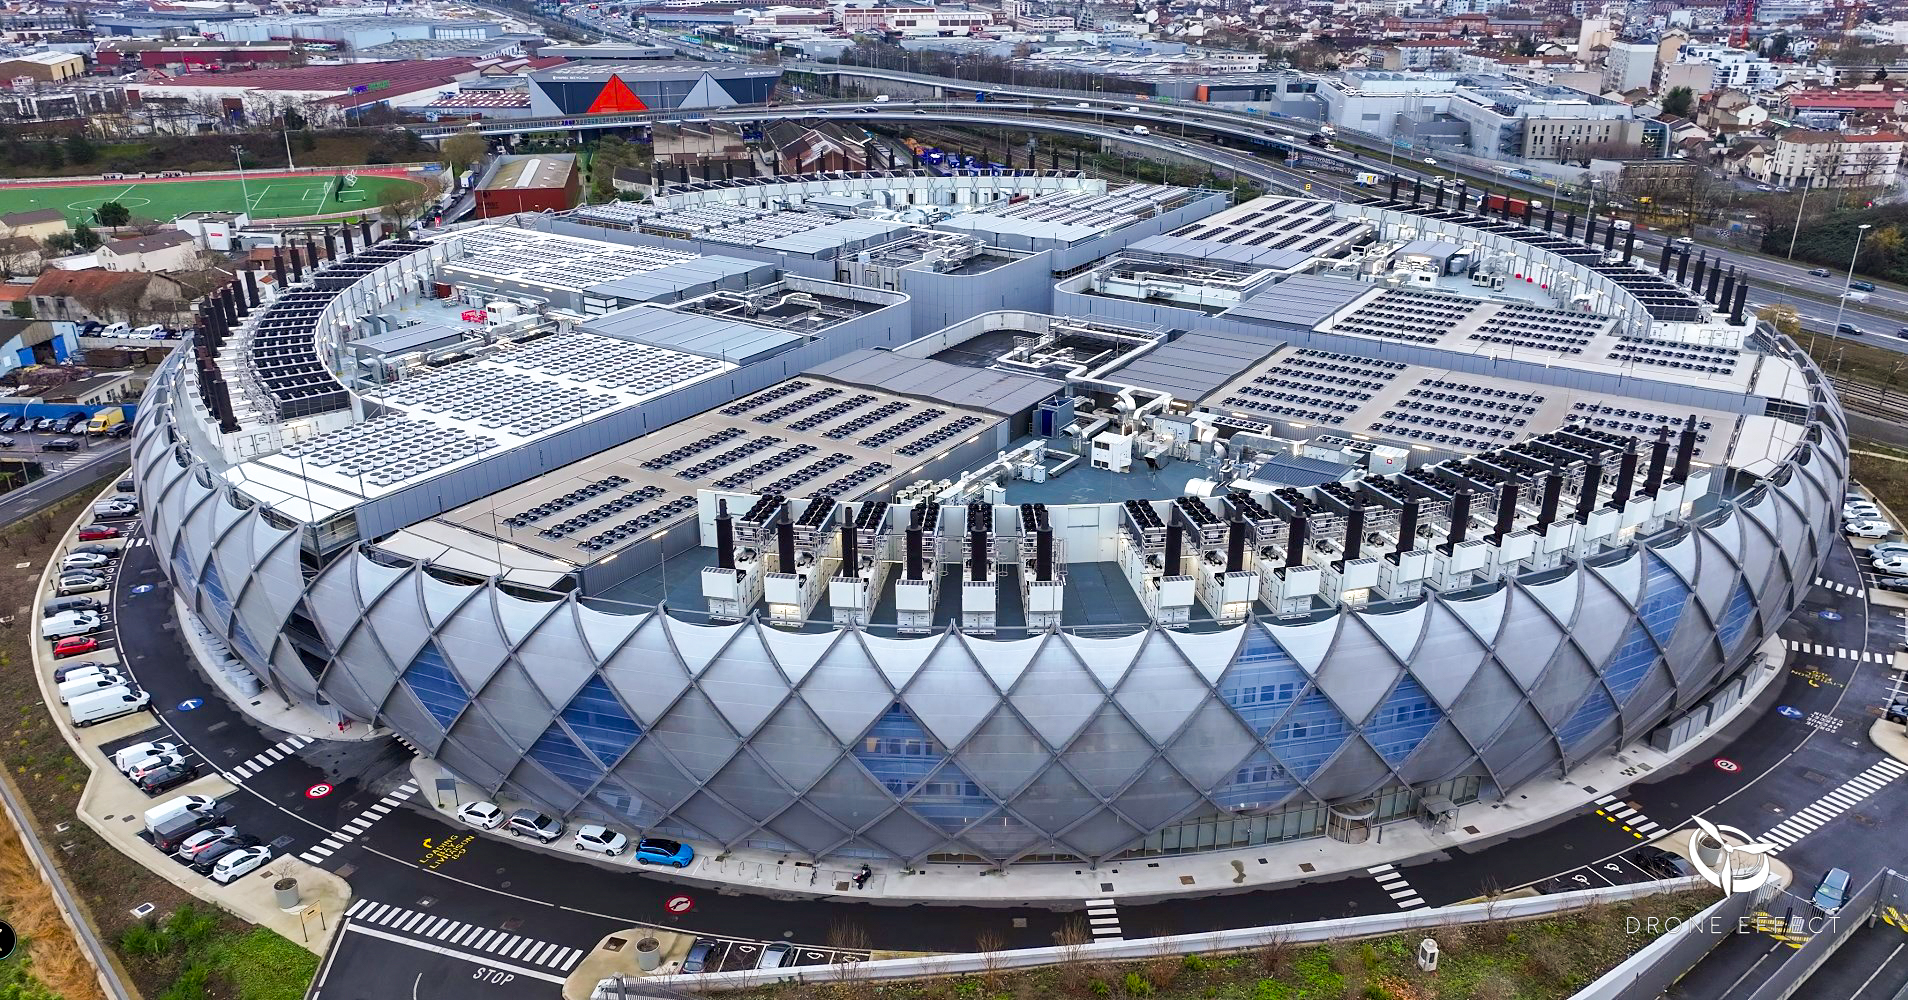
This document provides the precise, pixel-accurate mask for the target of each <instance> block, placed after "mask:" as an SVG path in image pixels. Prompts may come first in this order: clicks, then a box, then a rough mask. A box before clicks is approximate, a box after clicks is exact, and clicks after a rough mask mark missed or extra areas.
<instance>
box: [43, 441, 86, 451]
mask: <svg viewBox="0 0 1908 1000" xmlns="http://www.w3.org/2000/svg"><path fill="white" fill-rule="evenodd" d="M79 449H80V445H79V442H78V441H75V440H73V439H72V438H54V439H53V440H51V441H48V442H46V443H45V444H43V445H41V446H40V450H41V451H78V450H79Z"/></svg>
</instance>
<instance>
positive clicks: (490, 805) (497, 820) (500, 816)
mask: <svg viewBox="0 0 1908 1000" xmlns="http://www.w3.org/2000/svg"><path fill="white" fill-rule="evenodd" d="M457 818H458V819H460V820H463V821H464V822H465V823H468V824H470V825H471V826H474V827H476V828H477V829H479V830H495V829H496V828H497V827H499V826H501V825H502V824H503V821H504V813H503V810H502V809H499V808H497V803H495V802H466V803H464V804H463V805H461V806H458V807H457Z"/></svg>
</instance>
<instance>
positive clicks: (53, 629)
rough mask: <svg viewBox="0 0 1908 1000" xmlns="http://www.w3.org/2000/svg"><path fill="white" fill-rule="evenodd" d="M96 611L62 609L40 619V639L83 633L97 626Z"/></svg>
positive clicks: (98, 618) (97, 614)
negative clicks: (49, 616)
mask: <svg viewBox="0 0 1908 1000" xmlns="http://www.w3.org/2000/svg"><path fill="white" fill-rule="evenodd" d="M100 621H101V619H100V617H99V612H97V611H62V612H60V613H59V614H57V615H54V616H53V617H51V618H42V619H40V638H41V639H64V638H66V637H67V636H69V635H85V634H86V633H88V632H91V631H93V630H94V629H97V628H99V624H100Z"/></svg>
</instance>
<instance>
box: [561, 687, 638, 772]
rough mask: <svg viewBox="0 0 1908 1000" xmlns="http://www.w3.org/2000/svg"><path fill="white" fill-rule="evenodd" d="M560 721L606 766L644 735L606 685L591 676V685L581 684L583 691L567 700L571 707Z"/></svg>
mask: <svg viewBox="0 0 1908 1000" xmlns="http://www.w3.org/2000/svg"><path fill="white" fill-rule="evenodd" d="M563 721H564V722H566V723H568V724H569V726H570V732H572V733H574V734H575V735H576V738H577V739H579V740H581V741H583V745H584V746H586V747H589V748H590V752H592V753H594V754H596V759H597V760H600V761H602V762H603V765H604V766H605V767H608V766H610V765H613V764H615V763H616V761H617V760H618V758H620V757H622V756H623V754H624V753H626V752H628V751H629V748H630V747H633V746H635V745H636V738H637V737H638V736H641V735H642V734H643V731H642V728H641V727H639V726H637V725H636V720H635V719H632V718H630V717H629V713H628V712H626V711H624V710H623V706H622V703H621V702H618V701H617V700H616V696H615V695H614V694H611V693H610V689H609V685H608V684H605V683H603V678H601V677H599V676H596V675H594V674H592V675H591V676H590V682H589V683H588V684H585V685H583V690H581V691H578V692H577V693H576V697H575V698H572V699H570V707H569V708H566V709H564V710H563Z"/></svg>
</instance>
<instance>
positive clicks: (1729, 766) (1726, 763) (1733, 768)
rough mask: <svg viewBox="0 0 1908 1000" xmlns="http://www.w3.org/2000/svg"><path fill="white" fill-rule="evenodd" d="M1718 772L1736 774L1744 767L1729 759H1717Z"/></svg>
mask: <svg viewBox="0 0 1908 1000" xmlns="http://www.w3.org/2000/svg"><path fill="white" fill-rule="evenodd" d="M1716 770H1718V771H1725V772H1728V773H1729V774H1735V773H1736V772H1737V771H1740V770H1742V765H1741V764H1738V763H1736V762H1735V761H1733V760H1730V759H1729V758H1727V757H1718V758H1716Z"/></svg>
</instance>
